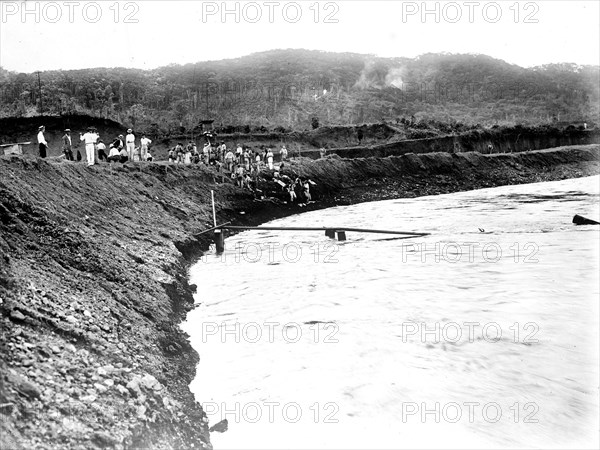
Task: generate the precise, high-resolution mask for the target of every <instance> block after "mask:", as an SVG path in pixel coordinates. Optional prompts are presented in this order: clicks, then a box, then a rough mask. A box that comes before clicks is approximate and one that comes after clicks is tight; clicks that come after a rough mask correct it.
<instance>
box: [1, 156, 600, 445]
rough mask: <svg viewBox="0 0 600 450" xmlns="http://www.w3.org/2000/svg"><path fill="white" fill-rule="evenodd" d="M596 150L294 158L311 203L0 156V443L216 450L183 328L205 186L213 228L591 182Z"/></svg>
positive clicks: (186, 172)
mask: <svg viewBox="0 0 600 450" xmlns="http://www.w3.org/2000/svg"><path fill="white" fill-rule="evenodd" d="M599 155H600V145H587V146H574V147H562V148H556V149H549V150H541V151H534V152H524V153H515V154H495V155H482V154H479V153H458V154H448V153H428V154H420V155H415V154H408V155H404V156H393V157H388V158H357V159H341V158H340V157H338V156H335V155H332V156H328V157H326V158H324V159H319V160H309V159H303V158H301V159H297V160H295V161H293V162H292V163H291V164H289V165H288V166H287V168H286V173H287V174H288V175H290V176H295V175H300V176H304V177H309V178H311V179H312V180H313V181H314V182H315V183H316V186H315V187H314V189H313V197H314V198H315V199H316V203H314V204H311V205H309V206H308V207H304V208H302V207H300V206H298V205H295V204H288V203H285V195H284V193H283V192H282V191H281V188H279V187H278V185H276V184H275V183H273V182H272V181H271V180H270V179H269V178H270V177H269V176H268V175H266V176H265V179H264V180H263V181H261V183H260V185H259V188H260V189H261V191H262V194H261V195H259V196H257V195H255V194H253V193H251V192H250V191H248V190H241V189H239V188H236V187H234V185H233V184H232V183H231V181H230V180H228V179H223V178H222V177H221V176H220V175H218V174H216V173H215V172H214V171H213V170H212V169H211V168H206V167H203V166H189V167H182V166H173V165H168V164H165V163H154V164H153V163H150V164H139V163H132V164H131V163H130V164H126V165H124V166H121V165H114V166H109V165H106V164H102V165H97V166H93V167H86V166H85V165H84V164H81V163H76V162H69V161H64V160H61V159H58V158H56V159H53V158H49V159H46V160H41V159H38V158H33V157H28V156H25V157H23V156H13V157H0V221H1V222H0V327H1V338H0V448H2V449H3V450H4V449H33V448H43V449H87V448H161V449H176V448H177V449H192V448H196V449H199V448H211V444H210V436H209V431H208V427H209V424H208V421H207V419H206V416H205V414H204V413H203V411H202V409H201V408H200V406H199V404H198V403H196V402H195V400H194V398H193V396H192V394H191V393H190V391H189V388H188V385H189V383H190V382H191V380H192V379H193V378H194V376H195V373H196V368H197V364H198V361H199V356H198V354H197V353H196V352H195V351H194V350H193V349H192V348H191V347H190V345H189V343H188V341H187V336H186V335H185V334H184V333H183V332H182V331H181V330H180V329H179V324H180V323H181V322H182V321H183V320H185V316H186V313H187V312H188V311H190V310H191V309H192V308H193V307H194V300H193V297H192V294H193V293H194V292H195V291H196V290H197V289H198V288H197V287H196V286H193V285H189V284H188V268H189V266H190V265H191V264H192V263H193V262H194V261H195V260H196V259H197V258H198V257H199V256H200V255H201V253H202V251H204V250H206V249H207V248H208V246H209V243H210V242H209V239H210V237H209V235H208V234H207V235H203V236H201V237H199V238H196V237H194V236H195V235H196V234H197V233H198V232H199V231H201V230H205V229H207V228H209V227H210V226H211V225H212V210H211V204H210V198H211V195H210V191H211V190H214V191H215V197H216V203H217V213H218V216H219V221H220V222H225V221H233V222H234V223H235V224H238V225H240V224H244V225H256V224H259V223H262V222H265V221H267V220H270V219H274V218H278V217H283V216H286V215H290V214H296V213H299V212H303V211H306V210H310V209H318V208H324V207H328V206H334V205H344V204H353V203H358V202H364V201H373V200H381V199H390V198H402V197H416V196H423V195H436V194H442V193H450V192H457V191H465V190H471V189H478V188H484V187H492V186H501V185H507V184H521V183H532V182H539V181H550V180H560V179H565V178H575V177H582V176H589V175H595V174H598V173H600V165H599ZM573 213H574V214H575V213H576V212H575V211H574V212H573ZM198 294H199V298H200V301H202V300H201V299H202V292H201V290H199V291H198ZM204 370H219V371H220V370H227V368H226V367H214V368H205V369H204ZM240 376H243V375H242V374H240ZM206 389H210V386H208V387H207V388H206ZM211 425H212V424H211Z"/></svg>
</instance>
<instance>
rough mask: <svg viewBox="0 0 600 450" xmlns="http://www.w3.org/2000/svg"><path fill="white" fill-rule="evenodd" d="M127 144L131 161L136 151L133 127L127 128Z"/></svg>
mask: <svg viewBox="0 0 600 450" xmlns="http://www.w3.org/2000/svg"><path fill="white" fill-rule="evenodd" d="M125 144H126V145H127V155H128V156H129V161H133V155H134V153H135V136H134V134H133V130H132V129H131V128H129V129H128V130H127V136H126V137H125Z"/></svg>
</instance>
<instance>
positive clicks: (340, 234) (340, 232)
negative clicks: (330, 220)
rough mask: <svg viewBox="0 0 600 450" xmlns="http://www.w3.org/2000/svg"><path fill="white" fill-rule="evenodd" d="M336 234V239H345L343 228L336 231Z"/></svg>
mask: <svg viewBox="0 0 600 450" xmlns="http://www.w3.org/2000/svg"><path fill="white" fill-rule="evenodd" d="M337 235H338V241H345V240H346V232H345V231H343V230H340V231H338V232H337Z"/></svg>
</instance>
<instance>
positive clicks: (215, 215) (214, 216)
mask: <svg viewBox="0 0 600 450" xmlns="http://www.w3.org/2000/svg"><path fill="white" fill-rule="evenodd" d="M210 197H211V199H212V209H213V223H214V226H215V227H216V226H217V213H216V211H215V191H210Z"/></svg>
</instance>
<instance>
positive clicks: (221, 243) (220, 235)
mask: <svg viewBox="0 0 600 450" xmlns="http://www.w3.org/2000/svg"><path fill="white" fill-rule="evenodd" d="M214 236H215V246H216V247H217V253H223V252H224V251H225V231H224V230H222V229H218V230H215V235H214Z"/></svg>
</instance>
